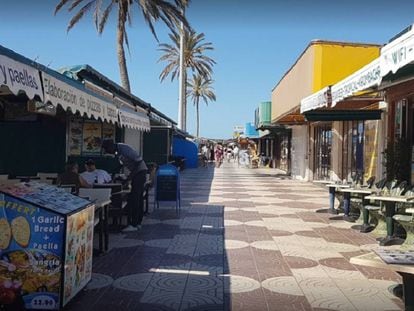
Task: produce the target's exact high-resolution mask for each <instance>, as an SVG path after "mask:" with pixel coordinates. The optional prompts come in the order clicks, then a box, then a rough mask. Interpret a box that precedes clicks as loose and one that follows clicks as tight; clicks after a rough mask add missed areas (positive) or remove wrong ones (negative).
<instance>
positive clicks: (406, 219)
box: [392, 186, 414, 248]
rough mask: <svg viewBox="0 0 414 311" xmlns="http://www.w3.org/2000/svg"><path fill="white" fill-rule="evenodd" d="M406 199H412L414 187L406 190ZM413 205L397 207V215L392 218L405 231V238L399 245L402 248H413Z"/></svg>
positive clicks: (405, 204)
mask: <svg viewBox="0 0 414 311" xmlns="http://www.w3.org/2000/svg"><path fill="white" fill-rule="evenodd" d="M403 195H404V196H406V197H414V186H413V187H411V188H410V189H408V190H407V191H406V192H405V193H404V194H403ZM413 203H414V202H413ZM413 207H414V205H413V204H411V203H404V204H401V205H399V207H398V214H395V215H394V216H393V217H392V218H393V219H394V220H395V221H397V222H398V223H399V224H400V225H401V227H402V228H403V229H404V230H405V233H406V238H405V241H404V243H403V244H402V245H401V247H402V248H412V247H413V246H414V218H413V217H414V208H413Z"/></svg>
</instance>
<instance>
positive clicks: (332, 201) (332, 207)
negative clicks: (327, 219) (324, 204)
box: [326, 184, 351, 215]
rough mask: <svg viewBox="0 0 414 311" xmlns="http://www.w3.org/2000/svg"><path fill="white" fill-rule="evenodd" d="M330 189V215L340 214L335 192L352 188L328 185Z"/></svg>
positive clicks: (342, 185)
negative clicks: (336, 207) (336, 206)
mask: <svg viewBox="0 0 414 311" xmlns="http://www.w3.org/2000/svg"><path fill="white" fill-rule="evenodd" d="M326 187H328V189H329V209H328V213H330V214H335V215H336V214H338V211H337V210H336V209H335V192H336V189H342V188H350V187H351V186H350V185H345V184H328V185H326Z"/></svg>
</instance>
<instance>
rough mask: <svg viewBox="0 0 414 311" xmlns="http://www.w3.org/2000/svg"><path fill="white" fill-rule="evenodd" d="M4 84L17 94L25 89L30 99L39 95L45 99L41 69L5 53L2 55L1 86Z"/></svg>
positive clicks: (0, 67)
mask: <svg viewBox="0 0 414 311" xmlns="http://www.w3.org/2000/svg"><path fill="white" fill-rule="evenodd" d="M2 85H5V86H7V87H8V88H9V89H10V91H11V92H12V93H13V94H15V95H17V94H19V93H20V92H22V91H23V92H24V93H26V95H27V97H29V99H33V98H34V97H35V95H37V96H39V97H40V99H41V100H43V93H42V86H41V84H40V75H39V70H37V69H35V68H33V67H30V66H28V65H25V64H22V63H20V62H16V61H14V60H13V59H11V58H9V57H7V56H4V55H0V86H2Z"/></svg>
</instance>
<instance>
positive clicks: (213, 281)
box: [67, 163, 402, 310]
mask: <svg viewBox="0 0 414 311" xmlns="http://www.w3.org/2000/svg"><path fill="white" fill-rule="evenodd" d="M181 194H182V207H181V212H180V214H179V215H178V214H177V213H176V211H175V205H174V203H168V202H161V204H160V205H161V206H160V209H159V210H155V211H152V209H153V203H151V204H150V206H151V208H150V209H151V214H150V215H149V216H147V217H146V218H145V220H144V225H143V229H142V231H140V232H138V233H129V234H128V235H123V234H112V235H111V240H110V247H111V249H110V251H109V252H108V253H107V254H105V255H103V256H99V257H96V258H94V275H93V280H92V282H91V283H90V284H89V285H88V287H87V289H86V290H84V291H82V292H81V293H80V294H79V295H78V296H76V297H75V298H74V299H73V301H72V302H71V303H70V304H69V305H68V306H67V310H401V309H402V302H401V301H400V300H399V299H397V298H395V297H394V296H393V295H392V294H391V293H390V292H389V290H388V288H389V287H390V286H392V285H394V284H396V283H398V282H399V281H400V279H399V277H398V275H396V274H395V273H392V272H389V271H387V270H382V269H375V268H367V267H362V266H356V265H353V264H350V263H349V259H350V258H351V257H353V256H357V255H360V254H364V253H367V252H369V251H370V250H372V249H374V248H376V247H378V244H377V242H376V241H375V238H374V237H373V236H372V235H370V234H363V233H360V232H359V231H358V230H355V229H352V228H351V226H353V225H355V224H352V223H348V222H344V221H343V220H340V219H339V218H340V217H333V219H330V218H332V215H329V214H324V213H316V210H318V209H321V208H327V207H328V191H327V190H326V189H325V188H323V187H321V186H316V185H313V184H312V183H306V182H299V181H294V180H290V179H289V178H287V177H285V176H283V175H279V174H277V172H276V171H275V170H272V169H248V168H242V167H240V168H239V167H237V165H235V164H233V163H224V164H223V166H222V167H220V168H217V169H215V168H213V166H210V167H208V168H199V169H194V170H184V171H183V172H182V173H181Z"/></svg>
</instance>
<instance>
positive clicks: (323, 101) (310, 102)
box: [300, 86, 330, 113]
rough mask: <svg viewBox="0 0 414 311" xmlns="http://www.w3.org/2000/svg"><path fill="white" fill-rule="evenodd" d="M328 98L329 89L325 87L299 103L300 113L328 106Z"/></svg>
mask: <svg viewBox="0 0 414 311" xmlns="http://www.w3.org/2000/svg"><path fill="white" fill-rule="evenodd" d="M329 97H330V87H329V86H327V87H324V88H323V89H321V90H319V91H317V92H316V93H313V94H312V95H309V96H308V97H305V98H303V99H302V100H301V101H300V113H304V112H306V111H309V110H314V109H318V108H322V107H326V106H328V102H329Z"/></svg>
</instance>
